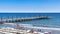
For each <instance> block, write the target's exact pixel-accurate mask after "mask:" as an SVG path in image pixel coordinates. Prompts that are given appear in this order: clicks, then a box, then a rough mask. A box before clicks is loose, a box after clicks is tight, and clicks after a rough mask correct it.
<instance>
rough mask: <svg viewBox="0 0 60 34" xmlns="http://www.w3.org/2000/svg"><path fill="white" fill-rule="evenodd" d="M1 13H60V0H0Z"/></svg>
mask: <svg viewBox="0 0 60 34" xmlns="http://www.w3.org/2000/svg"><path fill="white" fill-rule="evenodd" d="M0 11H1V12H4V11H8V12H9V11H11V12H12V11H15V12H16V11H17V12H19V11H21V12H22V11H23V12H25V11H28V12H29V11H30V12H32V11H33V12H50V11H51V12H52V11H60V0H0Z"/></svg>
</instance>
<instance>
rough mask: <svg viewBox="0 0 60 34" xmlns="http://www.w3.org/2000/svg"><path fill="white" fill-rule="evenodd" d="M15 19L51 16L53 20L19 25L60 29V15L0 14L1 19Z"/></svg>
mask: <svg viewBox="0 0 60 34" xmlns="http://www.w3.org/2000/svg"><path fill="white" fill-rule="evenodd" d="M8 16H9V17H10V18H11V17H12V16H13V17H16V16H17V17H20V18H21V17H23V18H27V17H34V16H50V17H51V19H43V20H34V21H25V22H19V24H35V25H41V24H42V25H46V26H52V27H59V28H60V13H0V17H3V18H8Z"/></svg>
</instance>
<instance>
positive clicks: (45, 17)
mask: <svg viewBox="0 0 60 34" xmlns="http://www.w3.org/2000/svg"><path fill="white" fill-rule="evenodd" d="M49 18H50V17H49V16H38V17H28V18H14V17H12V18H8V19H3V18H2V17H1V18H0V23H2V22H6V23H7V22H23V21H31V20H38V19H49Z"/></svg>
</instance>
